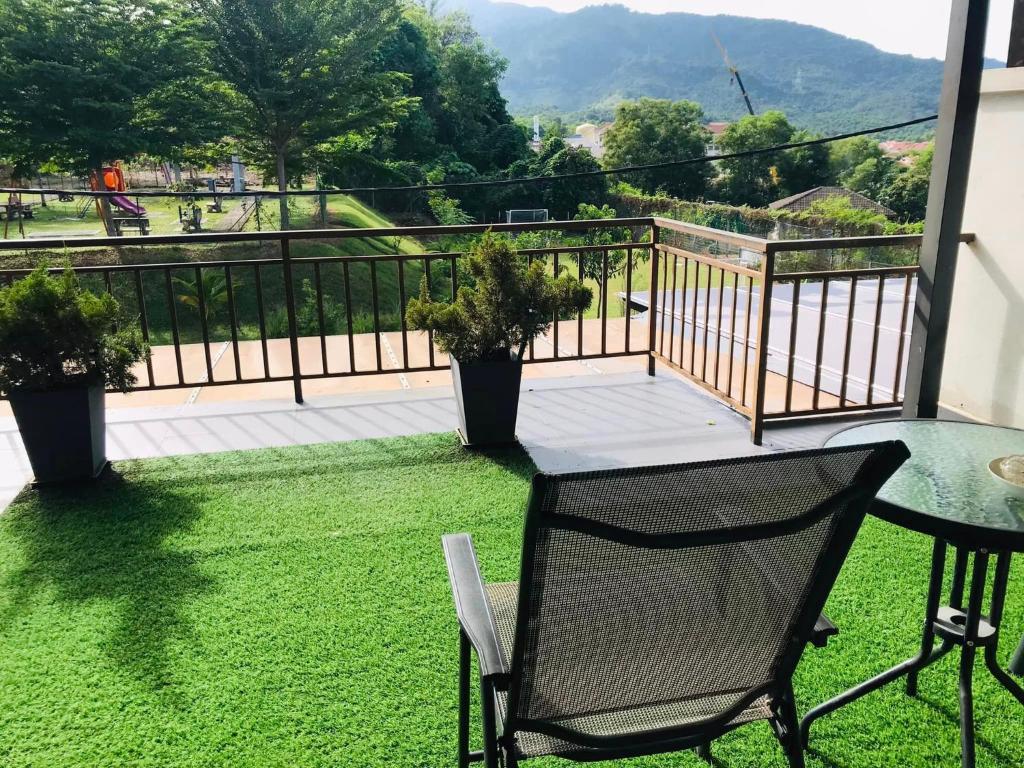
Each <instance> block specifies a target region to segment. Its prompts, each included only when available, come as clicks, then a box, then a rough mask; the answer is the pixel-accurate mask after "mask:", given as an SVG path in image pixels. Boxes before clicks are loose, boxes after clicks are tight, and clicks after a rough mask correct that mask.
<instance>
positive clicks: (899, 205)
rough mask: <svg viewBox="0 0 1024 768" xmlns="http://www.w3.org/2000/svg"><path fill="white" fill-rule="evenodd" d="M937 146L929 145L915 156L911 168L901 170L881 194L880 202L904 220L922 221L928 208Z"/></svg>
mask: <svg viewBox="0 0 1024 768" xmlns="http://www.w3.org/2000/svg"><path fill="white" fill-rule="evenodd" d="M934 155H935V148H934V147H929V148H928V149H926V150H925V151H924V152H921V153H919V154H918V155H917V156H916V157H915V158H914V163H913V165H911V166H910V168H906V169H903V170H901V171H900V172H899V173H898V175H896V177H895V178H893V179H892V180H891V181H890V183H889V185H888V187H887V188H886V189H884V190H883V191H882V193H881V194H880V195H879V202H880V203H882V204H883V205H886V206H888V207H890V208H892V209H893V210H894V211H896V214H897V215H898V216H899V217H900V218H901V219H902V220H904V221H921V220H923V219H924V216H925V213H926V211H927V208H928V188H929V186H930V183H931V176H932V158H933V157H934Z"/></svg>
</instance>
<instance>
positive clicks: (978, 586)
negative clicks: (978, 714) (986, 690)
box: [960, 550, 988, 768]
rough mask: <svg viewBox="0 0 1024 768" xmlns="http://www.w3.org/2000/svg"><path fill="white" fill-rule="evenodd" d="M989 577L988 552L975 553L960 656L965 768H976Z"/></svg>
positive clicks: (962, 735) (962, 737)
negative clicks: (977, 687)
mask: <svg viewBox="0 0 1024 768" xmlns="http://www.w3.org/2000/svg"><path fill="white" fill-rule="evenodd" d="M987 576H988V552H986V551H984V550H982V551H980V552H976V553H975V554H974V572H973V574H972V576H971V594H970V597H969V598H968V601H967V621H966V622H965V624H964V645H963V650H962V651H961V653H960V764H961V766H963V768H974V694H973V690H972V687H971V684H972V682H973V677H974V656H975V654H976V653H977V645H978V626H979V625H980V623H981V610H982V601H983V600H984V599H985V581H986V577H987Z"/></svg>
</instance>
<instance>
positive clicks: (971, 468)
mask: <svg viewBox="0 0 1024 768" xmlns="http://www.w3.org/2000/svg"><path fill="white" fill-rule="evenodd" d="M881 440H902V441H903V442H904V443H906V444H907V447H908V448H909V449H910V458H909V459H908V460H907V462H906V463H905V464H904V465H903V466H902V467H900V469H899V470H898V471H897V472H896V474H894V475H893V476H892V477H891V478H890V479H889V482H887V483H886V484H885V486H884V487H883V488H882V490H881V491H880V492H879V493H878V497H877V499H876V502H875V505H874V508H873V509H872V513H873V514H875V515H877V516H878V517H881V518H883V519H886V520H889V521H890V522H893V523H896V524H897V525H901V526H903V527H906V528H911V529H913V530H916V531H919V532H921V533H926V534H929V535H932V536H940V537H942V538H945V539H946V540H948V541H949V542H950V543H952V544H963V545H965V546H970V547H975V548H977V547H988V548H990V549H992V550H996V551H1006V550H1011V551H1016V552H1021V551H1024V491H1021V490H1017V489H1015V488H1013V487H1012V486H1010V485H1009V484H1007V483H1005V482H1003V481H1002V480H1000V479H998V478H996V477H994V476H993V475H992V473H991V472H990V471H989V468H988V464H989V462H990V461H992V460H993V459H997V458H1002V457H1004V456H1009V455H1013V454H1019V455H1024V430H1019V429H1008V428H1004V427H992V426H988V425H985V424H971V423H968V422H961V421H940V420H935V419H911V420H903V421H882V422H874V423H871V424H862V425H859V426H856V427H850V428H847V429H844V430H842V431H841V432H837V433H836V434H834V435H833V436H832V437H830V438H829V439H828V440H827V441H826V442H825V445H826V446H828V447H831V446H837V445H856V444H859V443H874V442H878V441H881Z"/></svg>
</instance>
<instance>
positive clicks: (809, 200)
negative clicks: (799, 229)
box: [768, 187, 896, 218]
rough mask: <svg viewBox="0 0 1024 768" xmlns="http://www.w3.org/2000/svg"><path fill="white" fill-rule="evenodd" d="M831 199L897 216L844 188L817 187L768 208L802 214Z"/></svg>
mask: <svg viewBox="0 0 1024 768" xmlns="http://www.w3.org/2000/svg"><path fill="white" fill-rule="evenodd" d="M830 197H843V198H846V199H847V200H849V201H850V205H852V206H853V207H854V208H858V209H860V210H863V211H871V212H872V213H880V214H882V215H883V216H886V217H888V218H893V217H894V216H895V215H896V212H895V211H893V210H892V209H890V208H886V207H885V206H884V205H881V204H880V203H876V202H875V201H874V200H872V199H871V198H868V197H865V196H864V195H862V194H860V193H859V192H854V191H853V190H852V189H845V188H844V187H815V188H814V189H808V190H807V191H806V192H800V193H799V194H796V195H790V196H789V197H784V198H782V199H781V200H776V201H775V202H774V203H771V204H769V206H768V207H769V208H771V209H772V210H775V211H793V212H800V211H806V210H808V209H809V208H810V207H811V206H812V205H814V204H815V203H816V202H818V201H819V200H827V199H828V198H830Z"/></svg>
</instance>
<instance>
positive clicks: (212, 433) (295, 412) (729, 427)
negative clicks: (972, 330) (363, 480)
mask: <svg viewBox="0 0 1024 768" xmlns="http://www.w3.org/2000/svg"><path fill="white" fill-rule="evenodd" d="M454 408H455V404H454V400H453V397H452V393H451V389H450V388H448V387H444V388H430V389H427V388H421V389H411V390H399V391H392V392H377V393H364V394H353V395H345V396H336V397H325V398H319V399H314V400H310V401H309V402H307V403H305V404H303V405H296V404H295V403H294V402H291V401H281V400H263V401H242V402H232V403H210V404H195V405H176V406H167V407H153V408H121V409H110V410H108V412H107V454H108V456H109V457H110V458H111V459H112V460H115V461H116V460H119V459H128V458H151V457H156V456H175V455H182V454H192V453H212V452H217V451H232V450H244V449H248V448H262V447H278V446H287V445H303V444H310V443H321V442H337V441H343V440H359V439H363V438H375V437H391V436H399V435H410V434H417V433H423V432H447V431H450V430H452V429H453V428H454V425H455V410H454ZM518 434H519V438H520V441H521V442H522V444H523V446H524V447H525V448H526V449H527V450H528V451H529V452H530V455H531V456H532V457H533V459H534V461H535V462H536V463H537V465H538V467H540V468H541V469H543V470H545V471H549V472H565V471H572V470H577V469H599V468H607V467H618V466H630V465H633V466H641V465H645V464H668V463H674V462H682V461H691V460H696V459H709V458H720V457H726V456H739V455H743V454H750V453H754V452H757V451H759V450H763V449H759V448H757V447H755V446H753V445H752V444H751V443H750V438H749V425H748V422H747V421H746V420H745V419H744V418H742V417H741V416H739V415H738V414H736V413H734V412H732V411H731V410H729V409H728V408H726V407H725V406H723V405H721V404H720V403H718V402H717V401H715V400H713V399H711V398H710V397H709V396H707V395H705V394H704V393H703V392H702V391H700V390H699V389H697V388H696V387H694V386H692V385H690V384H688V383H687V382H685V381H683V380H682V379H680V378H679V377H677V376H675V375H674V374H672V373H671V372H669V371H667V370H659V372H658V375H657V376H656V377H653V378H652V377H649V376H647V375H645V374H643V373H628V374H606V375H601V376H585V377H571V378H554V379H533V380H528V381H525V382H524V389H523V393H522V398H521V401H520V412H519V430H518ZM817 438H818V435H817V434H816V433H813V432H812V433H809V434H805V433H803V432H797V433H791V434H787V435H786V436H785V439H784V440H781V441H780V442H779V444H778V445H777V446H775V445H773V441H772V439H771V438H769V439H768V440H767V441H766V445H767V447H768V448H772V447H786V448H790V447H796V446H798V445H801V444H804V445H809V444H813V443H814V442H816V440H817ZM30 476H31V471H30V469H29V466H28V461H27V459H26V457H25V453H24V450H23V448H22V445H21V440H20V438H19V436H18V430H17V427H16V425H15V423H14V419H13V418H10V417H5V418H0V510H2V509H4V508H6V506H7V505H8V504H9V503H10V501H11V500H12V499H13V498H14V497H15V496H16V495H17V493H18V492H19V491H20V490H21V488H22V487H24V485H25V483H26V482H27V481H28V480H29V478H30Z"/></svg>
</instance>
